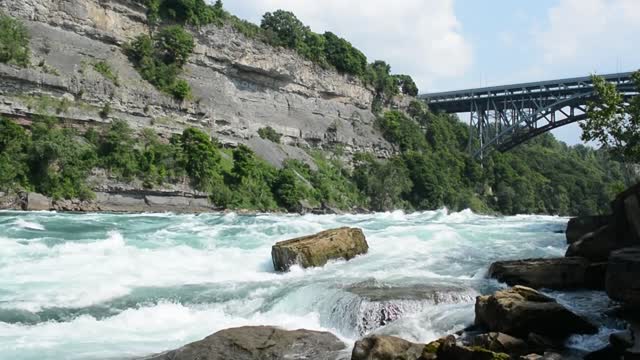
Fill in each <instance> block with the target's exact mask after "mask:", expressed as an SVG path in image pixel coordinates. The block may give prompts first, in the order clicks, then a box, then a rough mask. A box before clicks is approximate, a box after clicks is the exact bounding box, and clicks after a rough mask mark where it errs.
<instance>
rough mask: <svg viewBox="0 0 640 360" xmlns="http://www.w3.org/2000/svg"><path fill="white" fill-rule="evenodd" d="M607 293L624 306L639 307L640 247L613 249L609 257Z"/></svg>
mask: <svg viewBox="0 0 640 360" xmlns="http://www.w3.org/2000/svg"><path fill="white" fill-rule="evenodd" d="M606 289H607V295H609V297H610V298H612V299H614V300H618V301H621V302H623V303H624V304H625V306H627V307H630V308H634V309H640V247H634V248H626V249H621V250H618V251H614V252H613V253H612V254H611V256H610V257H609V265H608V266H607V276H606Z"/></svg>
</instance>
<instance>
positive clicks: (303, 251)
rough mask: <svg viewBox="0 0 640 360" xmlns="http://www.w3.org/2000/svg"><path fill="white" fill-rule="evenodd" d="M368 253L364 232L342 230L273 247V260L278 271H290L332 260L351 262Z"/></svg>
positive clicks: (289, 241) (285, 242)
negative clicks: (294, 268) (293, 266)
mask: <svg viewBox="0 0 640 360" xmlns="http://www.w3.org/2000/svg"><path fill="white" fill-rule="evenodd" d="M368 250H369V245H368V244H367V241H366V239H365V237H364V233H363V232H362V230H361V229H356V228H348V227H343V228H339V229H333V230H327V231H323V232H321V233H318V234H315V235H310V236H304V237H300V238H296V239H291V240H287V241H281V242H279V243H277V244H275V245H274V246H273V247H272V249H271V258H272V260H273V267H274V269H276V271H287V270H289V268H290V267H291V266H292V265H296V264H297V265H300V266H302V267H303V268H308V267H314V266H323V265H325V264H326V263H327V261H329V260H332V259H345V260H350V259H352V258H354V257H356V256H357V255H360V254H365V253H366V252H367V251H368Z"/></svg>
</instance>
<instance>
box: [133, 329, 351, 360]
mask: <svg viewBox="0 0 640 360" xmlns="http://www.w3.org/2000/svg"><path fill="white" fill-rule="evenodd" d="M345 348H346V346H345V344H344V343H343V342H342V341H340V340H339V339H338V338H337V337H336V336H335V335H333V334H331V333H328V332H318V331H310V330H295V331H286V330H281V329H278V328H274V327H268V326H247V327H240V328H234V329H227V330H222V331H219V332H217V333H215V334H213V335H211V336H209V337H207V338H205V339H203V340H200V341H196V342H194V343H191V344H188V345H185V346H183V347H181V348H179V349H177V350H173V351H169V352H166V353H163V354H158V355H152V356H149V357H146V358H143V359H141V360H196V359H197V360H231V359H233V360H267V359H292V360H293V359H314V360H337V359H346V358H348V356H347V357H345V354H344V351H345Z"/></svg>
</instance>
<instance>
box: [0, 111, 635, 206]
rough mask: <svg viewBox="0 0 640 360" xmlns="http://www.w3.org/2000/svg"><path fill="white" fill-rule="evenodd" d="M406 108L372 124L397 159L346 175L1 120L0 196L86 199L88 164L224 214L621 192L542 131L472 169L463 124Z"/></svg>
mask: <svg viewBox="0 0 640 360" xmlns="http://www.w3.org/2000/svg"><path fill="white" fill-rule="evenodd" d="M414 110H415V112H414V116H415V118H414V119H412V118H409V117H408V116H407V115H405V114H403V113H400V112H397V111H394V112H388V113H386V114H385V115H384V116H383V117H381V119H380V121H379V122H378V126H380V127H381V130H382V131H383V134H384V135H385V136H386V137H387V139H388V140H389V141H391V142H393V143H394V144H396V145H397V146H398V148H399V149H401V153H400V154H399V155H396V156H394V157H392V158H390V159H387V160H385V161H381V160H378V159H375V158H373V156H372V155H371V154H365V153H363V154H356V156H355V157H354V166H353V168H351V169H349V170H348V169H347V168H346V167H345V165H344V164H343V163H342V162H341V161H340V159H339V157H336V156H334V157H331V158H327V157H326V155H324V154H323V153H320V152H318V153H312V155H313V156H314V160H315V165H316V166H317V168H314V169H312V168H311V167H310V166H309V165H307V164H304V163H301V162H299V161H291V160H290V161H287V162H285V164H284V166H283V167H282V168H280V169H276V168H275V167H273V166H271V165H269V164H268V163H266V162H265V161H263V160H262V159H260V158H259V157H257V156H256V154H255V153H253V151H252V150H251V149H249V148H248V147H246V146H242V145H241V146H239V147H238V148H236V149H234V150H233V151H232V152H230V153H228V151H227V150H225V149H222V148H221V147H220V145H219V144H218V143H217V142H216V141H215V140H214V139H212V138H211V137H210V136H209V135H207V134H206V133H204V132H202V131H201V130H198V129H193V128H189V129H186V130H185V131H184V132H183V133H182V134H181V135H175V136H173V137H172V138H171V139H170V140H169V141H166V140H162V139H160V138H159V137H158V135H157V134H155V133H154V132H153V131H151V130H150V129H145V130H143V131H142V133H141V134H138V136H137V137H136V136H135V135H134V133H133V131H132V130H131V129H130V128H129V126H128V125H127V124H126V123H125V122H123V121H119V120H114V121H113V122H112V124H111V125H110V126H109V127H108V128H105V129H104V130H101V131H100V130H96V129H93V130H89V131H87V132H86V133H85V134H84V135H83V136H81V135H80V134H77V133H76V132H74V131H73V130H71V129H65V128H61V127H59V126H56V125H55V122H54V121H53V120H52V119H50V118H46V117H43V118H38V119H36V121H34V123H33V125H32V128H31V132H30V133H29V132H27V131H25V130H24V129H22V128H21V127H20V126H18V125H16V124H15V123H13V122H12V121H10V120H7V119H2V120H0V184H1V188H0V190H8V189H21V188H22V189H33V190H36V191H39V192H42V193H44V194H46V195H50V196H53V197H54V198H76V197H77V198H90V197H91V191H90V189H89V188H88V187H87V185H86V182H85V179H86V177H87V176H88V174H89V172H90V171H91V169H93V168H103V169H106V170H107V171H108V174H110V175H111V176H114V177H116V178H120V179H122V180H125V181H131V180H134V179H140V180H142V181H143V183H144V185H145V186H147V187H153V186H156V185H161V184H163V183H185V182H188V183H189V184H190V185H191V186H192V187H193V188H195V189H198V190H200V191H205V192H208V193H209V194H211V198H212V200H213V202H214V203H215V204H217V205H219V206H224V207H228V208H244V209H256V210H265V211H266V210H275V209H278V208H284V209H287V210H294V211H297V210H300V209H301V208H302V207H306V206H314V207H315V206H320V205H325V206H329V207H336V208H341V209H351V208H353V207H367V208H370V209H372V210H377V211H386V210H392V209H400V208H401V209H409V210H423V209H435V208H440V207H443V206H446V207H449V208H450V209H454V210H461V209H465V208H471V209H473V210H474V211H478V212H493V211H495V212H501V213H504V214H518V213H551V214H563V215H567V214H572V215H576V214H594V213H599V212H604V211H606V210H607V208H608V203H609V201H610V199H611V198H612V197H613V195H614V194H615V193H617V192H619V191H620V190H622V189H623V188H624V186H625V183H624V182H623V180H622V179H623V167H622V166H621V164H620V163H618V162H615V161H612V160H610V159H609V157H608V155H607V154H606V153H605V152H602V151H596V150H593V149H591V148H588V147H585V146H581V145H578V146H573V147H568V146H566V145H565V144H563V143H560V142H558V141H557V140H555V139H554V138H553V136H552V135H550V134H544V135H541V136H539V137H537V138H535V139H533V140H531V141H530V142H529V143H528V144H526V145H522V146H520V147H518V148H516V149H514V150H513V151H511V152H508V153H504V154H502V153H494V154H492V155H491V156H490V157H489V158H488V159H486V161H485V163H484V166H480V164H479V163H478V162H477V161H476V160H473V159H471V158H470V157H469V156H468V155H467V153H466V151H465V149H466V145H467V140H468V136H469V131H468V128H467V126H466V125H465V124H463V123H461V122H460V121H459V120H458V119H457V118H456V117H454V116H450V115H436V114H432V113H430V112H428V111H427V110H426V108H422V109H421V108H420V107H418V106H414ZM418 123H420V124H421V126H418ZM70 144H72V146H70ZM229 155H230V156H229ZM227 162H229V165H225V163H227Z"/></svg>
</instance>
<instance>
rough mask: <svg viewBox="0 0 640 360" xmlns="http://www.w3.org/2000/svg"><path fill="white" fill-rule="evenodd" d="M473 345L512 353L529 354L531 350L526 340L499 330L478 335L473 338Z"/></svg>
mask: <svg viewBox="0 0 640 360" xmlns="http://www.w3.org/2000/svg"><path fill="white" fill-rule="evenodd" d="M473 345H475V346H480V347H482V348H485V349H487V350H491V351H495V352H498V353H507V354H511V355H523V354H527V352H528V350H529V346H528V345H527V343H526V342H525V341H524V340H521V339H518V338H515V337H513V336H510V335H507V334H503V333H499V332H490V333H486V334H481V335H478V336H476V337H475V338H474V339H473Z"/></svg>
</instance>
